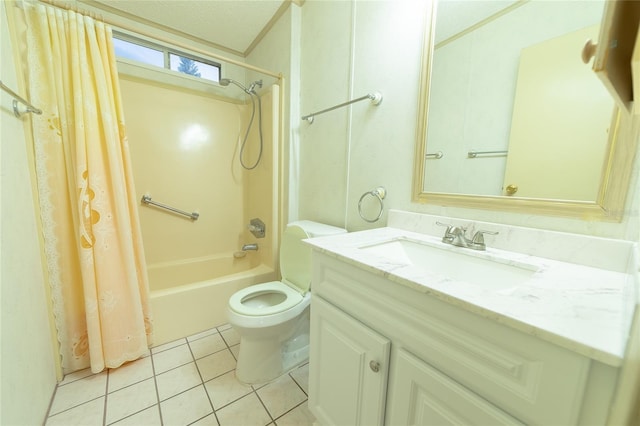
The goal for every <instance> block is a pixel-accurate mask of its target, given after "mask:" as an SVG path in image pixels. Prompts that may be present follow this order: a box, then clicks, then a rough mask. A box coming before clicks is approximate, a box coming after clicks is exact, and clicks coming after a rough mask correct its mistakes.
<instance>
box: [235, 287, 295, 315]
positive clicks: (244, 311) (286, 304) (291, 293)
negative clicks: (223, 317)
mask: <svg viewBox="0 0 640 426" xmlns="http://www.w3.org/2000/svg"><path fill="white" fill-rule="evenodd" d="M268 292H277V293H283V294H284V295H285V296H286V299H285V300H284V301H282V302H281V303H278V304H277V305H273V306H264V307H261V308H259V309H257V308H254V307H249V306H247V305H245V304H243V303H242V301H243V300H244V299H246V298H248V297H251V295H257V294H258V293H268ZM300 302H302V295H301V294H300V293H299V292H297V291H295V290H294V289H292V288H291V287H289V286H288V285H285V284H283V283H282V282H280V281H271V282H268V283H262V284H256V285H252V286H249V287H247V288H243V289H242V290H240V291H237V292H235V293H234V294H233V296H231V298H230V299H229V308H231V309H232V310H233V311H234V312H237V313H239V314H241V315H249V316H257V315H272V314H277V313H279V312H283V311H286V310H288V309H291V308H293V307H294V306H296V305H297V304H298V303H300Z"/></svg>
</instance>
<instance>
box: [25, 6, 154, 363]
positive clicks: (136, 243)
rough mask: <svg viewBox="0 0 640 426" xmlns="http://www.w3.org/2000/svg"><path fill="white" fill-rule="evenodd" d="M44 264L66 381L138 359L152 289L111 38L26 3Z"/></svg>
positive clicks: (83, 21)
mask: <svg viewBox="0 0 640 426" xmlns="http://www.w3.org/2000/svg"><path fill="white" fill-rule="evenodd" d="M22 6H23V10H24V15H25V16H24V18H25V22H26V25H27V28H26V50H27V61H26V68H27V69H26V73H27V80H28V82H27V86H28V89H29V94H30V97H31V99H32V102H33V103H34V104H36V105H38V107H39V108H41V109H42V110H43V114H42V115H40V116H33V119H32V130H33V136H34V137H33V139H34V156H35V163H36V178H37V186H38V197H39V202H40V209H41V217H42V223H43V234H44V235H43V236H44V245H45V255H46V263H47V267H48V274H49V281H50V284H51V290H52V299H53V308H54V314H55V322H56V328H57V332H58V339H59V342H60V353H61V356H62V365H63V369H64V371H65V373H68V372H71V371H75V370H79V369H82V368H86V367H88V366H90V367H91V370H92V371H93V372H99V371H102V370H103V369H104V368H105V367H107V368H114V367H118V366H120V365H121V364H123V363H124V362H126V361H131V360H134V359H137V358H139V357H140V356H141V355H143V354H145V353H146V352H147V351H148V346H149V344H150V343H151V332H152V330H151V329H152V327H151V316H150V312H149V287H148V280H147V273H146V267H145V259H144V252H143V246H142V237H141V233H140V227H139V222H138V214H137V197H136V195H135V191H134V185H133V175H132V172H131V162H130V158H129V148H128V143H127V138H126V134H125V127H124V118H123V110H122V103H121V97H120V88H119V83H118V74H117V69H116V63H115V56H114V51H113V44H112V41H111V28H110V27H108V26H107V25H104V24H103V23H101V22H96V21H95V20H94V19H92V18H90V17H86V16H83V15H81V14H79V13H76V12H73V11H66V10H61V9H58V8H54V7H51V6H46V5H43V4H37V3H29V2H23V3H22Z"/></svg>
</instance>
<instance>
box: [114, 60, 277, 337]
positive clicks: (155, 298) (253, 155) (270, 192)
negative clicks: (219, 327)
mask: <svg viewBox="0 0 640 426" xmlns="http://www.w3.org/2000/svg"><path fill="white" fill-rule="evenodd" d="M120 80H121V81H120V82H121V86H122V97H123V105H124V109H125V111H126V114H127V123H128V135H129V140H130V147H131V157H132V162H133V165H134V167H133V175H134V180H135V186H136V192H137V193H138V195H139V196H142V194H146V193H148V194H151V195H152V196H154V197H156V196H157V198H158V199H162V200H163V201H166V202H167V204H171V205H175V206H178V207H180V208H186V209H189V210H190V211H191V210H197V211H198V213H199V218H198V220H197V221H191V220H190V219H188V218H183V217H181V216H177V215H174V214H172V213H169V212H166V211H162V210H158V209H154V208H147V207H144V206H143V207H140V209H139V213H140V223H141V227H142V239H143V241H144V247H145V254H146V260H147V267H148V271H149V285H150V290H151V299H150V300H151V307H152V312H153V316H154V332H155V335H154V343H158V344H159V343H165V342H168V341H172V340H175V339H177V338H179V337H183V336H186V335H190V334H193V333H197V332H199V331H202V330H205V329H207V328H209V327H210V326H211V324H219V323H221V322H224V321H226V304H227V301H228V300H229V297H230V296H231V295H232V294H233V293H234V292H236V291H238V290H239V289H241V288H243V287H246V286H248V285H251V284H257V283H260V282H265V281H271V280H274V279H276V272H275V271H276V269H277V265H276V264H275V259H276V256H275V253H277V244H278V235H277V231H276V230H277V229H278V220H279V214H278V210H277V209H278V185H277V182H278V180H277V173H278V152H279V150H278V143H277V141H278V139H279V124H278V120H279V110H280V106H279V99H280V88H279V86H276V85H272V86H270V87H263V88H262V89H261V90H258V93H259V94H260V102H261V104H262V106H261V109H262V137H263V146H262V155H261V160H260V163H259V164H258V165H257V166H256V167H255V168H254V169H252V170H244V169H243V168H242V167H241V165H240V162H239V160H238V156H239V155H240V151H241V146H242V143H243V140H244V136H245V133H246V129H247V125H248V123H249V121H250V117H251V112H252V106H251V104H250V103H249V104H245V103H238V102H237V101H236V100H234V99H225V98H221V97H219V96H210V95H209V94H208V93H205V92H193V91H190V90H185V88H183V87H179V86H178V85H173V84H162V85H160V84H158V83H156V82H154V81H152V80H150V79H141V78H140V76H132V75H130V74H129V73H128V72H126V71H121V72H120ZM231 90H233V92H232V93H234V94H235V93H236V92H238V91H239V90H238V89H237V88H236V87H232V88H231ZM256 115H257V112H256ZM257 121H258V118H257V117H255V118H254V125H253V126H252V129H251V132H250V133H249V136H248V139H247V142H246V144H245V150H244V159H245V161H246V162H247V163H251V164H253V163H255V161H256V159H257V158H258V154H259V151H260V141H259V132H258V126H257V124H258V123H257ZM149 123H154V124H153V125H149ZM257 217H259V218H260V219H261V220H262V221H263V222H264V223H265V228H266V232H265V237H264V238H257V237H256V236H254V235H253V234H252V233H251V232H250V229H249V226H248V225H249V223H250V221H251V219H253V218H257ZM253 243H257V244H258V245H259V250H257V251H250V252H247V253H246V256H243V257H234V253H236V252H238V251H239V250H240V249H241V247H242V246H243V245H244V244H253ZM185 307H188V311H189V315H186V314H185Z"/></svg>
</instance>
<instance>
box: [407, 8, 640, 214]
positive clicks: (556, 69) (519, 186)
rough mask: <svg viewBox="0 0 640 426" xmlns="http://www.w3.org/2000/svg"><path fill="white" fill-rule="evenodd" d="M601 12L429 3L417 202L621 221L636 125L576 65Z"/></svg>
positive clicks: (416, 168)
mask: <svg viewBox="0 0 640 426" xmlns="http://www.w3.org/2000/svg"><path fill="white" fill-rule="evenodd" d="M604 5H605V1H590V2H575V1H553V2H549V1H540V0H518V1H507V0H502V1H496V0H487V1H483V0H474V1H469V0H466V1H465V0H439V1H437V2H435V1H434V2H433V8H432V10H431V16H430V21H431V25H428V26H427V29H426V31H425V40H424V52H423V63H422V73H421V87H420V108H419V120H418V131H417V140H416V158H415V166H414V182H413V201H414V202H421V203H431V204H438V205H443V206H457V207H467V208H484V209H494V210H495V209H499V210H511V211H520V212H527V213H536V214H549V215H556V216H572V217H580V218H583V219H597V220H606V221H620V220H621V219H622V217H623V209H624V203H625V198H626V194H627V189H628V185H629V179H630V176H631V172H632V167H633V160H634V156H635V151H636V143H637V126H632V116H631V115H630V114H629V113H628V112H627V111H625V110H622V111H621V110H619V109H618V108H617V107H616V106H615V103H614V100H613V98H612V97H611V95H610V94H609V92H608V91H607V89H606V88H605V86H604V85H603V84H602V82H601V81H600V80H599V78H598V77H597V76H596V74H595V73H594V72H593V71H592V70H591V67H590V66H588V65H585V64H584V63H583V62H582V59H581V51H582V47H583V45H584V44H585V41H586V40H587V39H589V38H591V39H593V40H597V39H598V34H599V27H600V21H601V19H602V15H603V10H604ZM633 121H637V120H633Z"/></svg>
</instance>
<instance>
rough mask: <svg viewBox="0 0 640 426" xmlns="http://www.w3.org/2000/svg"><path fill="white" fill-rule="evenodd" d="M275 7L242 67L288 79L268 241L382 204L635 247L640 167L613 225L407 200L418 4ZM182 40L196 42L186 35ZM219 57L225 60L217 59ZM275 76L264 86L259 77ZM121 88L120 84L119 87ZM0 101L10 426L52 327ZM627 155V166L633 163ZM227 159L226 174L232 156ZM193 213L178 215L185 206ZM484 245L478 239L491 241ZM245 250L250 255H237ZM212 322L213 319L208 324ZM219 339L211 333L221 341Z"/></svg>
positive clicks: (16, 154)
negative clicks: (289, 227)
mask: <svg viewBox="0 0 640 426" xmlns="http://www.w3.org/2000/svg"><path fill="white" fill-rule="evenodd" d="M277 3H280V2H277ZM285 3H286V7H283V8H282V10H281V11H280V13H279V14H278V15H277V19H276V20H275V22H273V23H272V24H271V26H270V27H269V31H268V32H267V33H266V34H264V35H263V37H262V38H261V39H260V40H259V43H258V44H257V45H256V46H255V47H254V48H253V49H252V50H251V52H250V53H249V54H248V55H247V56H246V57H245V58H243V61H245V62H247V63H250V64H252V65H253V66H256V67H260V68H262V69H267V70H271V71H274V72H280V73H282V74H283V76H284V81H285V86H284V102H283V104H284V105H283V106H282V108H281V111H282V113H283V116H282V128H281V129H282V131H281V134H280V135H279V137H280V146H279V148H280V149H281V151H280V152H278V154H277V160H278V166H277V167H279V168H280V171H279V173H280V176H279V179H280V180H278V181H277V183H274V186H273V187H274V188H277V192H278V195H277V197H275V198H273V199H272V202H273V205H272V206H271V208H272V209H273V210H275V211H277V212H278V214H279V217H277V218H275V217H271V218H267V217H263V220H264V221H266V222H267V224H268V227H267V232H269V230H271V231H273V230H275V229H282V227H283V225H284V224H285V223H287V222H291V221H294V220H297V219H310V220H314V221H317V222H321V223H326V224H331V225H334V226H339V227H343V228H345V229H347V230H349V231H361V230H366V229H372V228H378V227H381V226H384V225H385V224H386V221H387V215H388V211H389V209H394V210H401V211H407V212H414V213H424V214H432V215H440V216H445V217H451V218H458V219H467V220H471V221H483V222H493V223H500V224H504V225H512V226H523V227H528V228H536V229H545V230H552V231H560V232H569V233H575V234H581V235H589V236H595V237H604V238H612V239H616V240H626V241H633V242H637V241H638V240H639V239H640V237H639V236H640V226H639V225H640V221H639V219H638V203H639V201H640V198H639V196H638V193H639V191H638V189H640V188H639V183H638V167H637V165H633V169H632V177H631V179H630V182H629V184H628V189H627V190H626V194H628V196H627V201H626V204H625V205H624V207H623V209H622V210H623V213H622V217H621V220H620V221H619V222H617V221H603V220H599V219H597V218H595V219H594V218H592V217H589V216H588V215H584V214H573V216H571V215H562V214H555V215H554V214H551V215H549V214H547V213H546V212H544V211H543V210H541V209H536V207H535V206H531V207H530V208H529V206H525V207H521V208H520V209H517V208H503V207H502V206H500V205H498V204H496V205H495V208H487V207H486V206H484V207H482V208H473V207H471V206H470V205H466V206H463V205H456V204H452V203H422V202H415V201H413V200H414V197H413V193H414V190H413V189H412V188H413V186H414V157H415V155H416V154H415V152H416V148H415V139H416V129H417V127H418V124H419V121H420V119H419V106H420V103H419V94H420V93H421V88H420V76H421V68H422V61H423V56H422V52H423V41H424V37H425V36H424V32H425V23H426V16H427V10H428V9H427V4H426V2H411V1H407V2H392V1H388V2H387V1H382V2H365V1H348V2H346V1H345V2H322V1H310V0H307V1H303V2H302V1H293V2H285ZM86 4H87V3H84V2H79V3H78V6H77V8H78V9H83V7H84V6H86ZM10 7H11V2H3V5H2V9H1V10H0V12H1V14H2V19H3V21H2V31H3V34H2V43H3V46H2V52H3V53H2V55H3V61H2V81H3V82H4V83H5V84H7V85H9V86H10V87H13V88H15V87H20V85H19V84H18V79H17V77H16V70H15V67H14V64H13V61H12V55H16V53H15V49H13V45H12V42H14V41H13V39H12V38H11V35H10V34H9V33H8V30H7V25H6V14H7V9H9V8H10ZM74 7H75V6H74ZM100 13H102V14H103V16H105V19H107V18H110V19H115V18H113V16H111V15H109V14H108V12H107V11H102V12H100ZM98 16H100V14H98ZM116 17H117V16H116ZM153 28H155V27H153ZM167 37H170V38H176V39H180V35H176V34H171V33H169V34H168V35H167ZM182 40H183V41H184V40H185V38H182ZM186 41H187V42H188V43H193V44H194V46H195V45H196V44H197V43H196V42H194V41H193V39H192V38H188V39H186ZM200 48H201V49H204V50H209V49H211V46H210V45H207V44H201V45H200ZM10 52H12V53H10ZM218 53H219V54H220V55H222V56H227V53H226V52H218ZM12 76H13V77H12ZM234 77H235V76H234ZM232 78H233V77H232ZM236 78H237V77H236ZM258 78H264V80H265V82H267V80H268V78H267V77H264V76H258V75H257V74H256V73H247V75H246V78H242V79H239V80H241V81H243V82H247V83H248V82H251V81H254V80H257V79H258ZM274 80H275V78H273V77H271V79H270V80H269V82H271V83H273V82H274ZM131 84H133V83H132V82H131V81H127V80H126V79H123V82H122V85H123V86H125V85H131ZM265 87H266V85H265ZM231 89H232V88H229V89H227V91H230V90H231ZM370 92H380V93H381V94H382V95H383V101H382V102H381V103H380V104H379V105H377V106H374V105H370V104H369V103H368V102H362V103H358V104H356V105H354V106H353V107H352V108H343V109H338V110H336V111H332V112H331V113H328V114H325V115H319V116H317V117H316V118H315V120H314V123H313V124H309V123H308V122H305V121H302V120H300V117H301V116H303V115H305V114H307V113H310V112H312V111H318V110H321V109H324V108H327V107H330V106H332V105H336V104H339V103H341V102H343V101H345V100H348V99H354V98H357V97H360V96H362V95H364V94H367V93H370ZM124 96H125V97H126V94H124ZM2 99H3V101H2V107H3V108H2V114H3V116H2V122H1V123H2V124H1V126H2V176H3V179H2V198H3V203H2V271H3V273H2V275H3V276H2V333H1V336H2V423H3V424H4V423H5V419H7V424H11V423H16V424H40V423H42V422H43V420H44V418H45V415H46V413H47V409H48V407H49V403H50V400H51V397H52V394H53V391H54V388H55V386H56V381H57V378H56V367H55V365H54V362H53V359H52V358H53V356H52V353H53V348H52V343H51V338H50V335H51V331H50V329H51V327H53V324H52V323H51V321H50V319H49V316H48V314H47V308H46V306H47V303H48V302H47V298H48V297H49V296H48V294H47V293H46V290H45V288H46V286H45V284H44V283H45V278H44V277H43V274H42V268H41V262H42V261H41V250H40V240H39V238H40V233H39V229H38V227H37V221H36V215H37V213H35V212H36V210H35V209H34V207H33V206H34V197H35V195H34V194H33V191H32V187H31V184H30V181H31V176H30V171H29V161H30V158H29V157H28V152H27V151H26V150H25V149H24V147H25V146H26V144H27V141H26V136H25V130H24V128H23V123H22V122H21V121H20V120H16V119H15V118H14V117H13V113H12V111H10V106H9V105H10V103H11V102H10V98H9V97H5V95H4V94H3V98H2ZM128 121H129V122H128V125H129V126H130V127H132V124H131V123H130V121H131V120H128ZM636 121H637V119H636ZM238 127H240V126H238ZM132 130H133V129H132ZM130 139H132V138H131V137H130ZM233 143H235V141H233V142H232V144H233ZM132 155H135V153H133V154H132ZM445 155H446V153H445ZM629 157H631V159H633V157H634V155H633V154H632V155H629ZM274 159H276V158H275V153H274V157H273V158H272V160H274ZM390 159H393V160H392V161H391V160H390ZM151 160H152V161H153V159H151ZM235 160H236V161H237V158H236V159H235ZM134 162H135V157H134ZM225 164H226V167H237V164H234V165H231V164H230V162H229V161H227V162H226V163H225ZM134 166H135V165H134ZM379 186H383V187H384V188H385V190H386V196H385V198H384V212H383V215H382V217H381V218H380V220H379V221H378V222H375V223H369V222H367V221H366V220H363V219H362V218H361V216H360V215H359V212H358V202H359V200H360V199H361V197H362V195H363V194H364V193H365V192H367V191H371V190H373V189H374V188H377V187H379ZM216 189H217V188H215V182H203V183H202V185H198V186H197V187H196V188H194V189H193V192H194V193H197V197H202V196H205V197H209V198H210V199H215V198H216V197H219V196H220V195H219V193H218V191H217V190H216ZM137 190H138V191H140V194H139V195H140V196H141V195H143V193H144V192H146V191H148V192H149V194H150V195H152V196H153V197H156V198H157V200H158V201H160V202H165V201H166V202H167V203H169V202H170V201H171V200H169V199H167V200H164V199H163V198H162V197H161V192H160V191H162V189H159V188H155V187H148V188H147V187H145V188H137ZM183 192H184V193H185V194H187V193H188V192H190V191H183ZM203 194H204V195H203ZM376 203H377V202H376V200H375V199H374V198H366V199H365V200H364V205H363V208H364V209H365V212H364V213H365V217H368V218H369V217H375V215H376V213H377V207H378V206H377V204H376ZM190 204H191V203H187V205H182V204H180V205H178V206H177V207H180V208H184V209H189V210H190V209H192V208H196V207H195V206H194V207H191V205H190ZM196 204H197V203H196ZM139 211H140V214H141V215H143V214H147V215H151V214H153V213H157V212H155V211H153V210H151V208H148V207H147V206H139ZM201 213H203V212H201ZM261 215H262V213H261ZM256 216H257V215H256ZM252 218H254V216H253V215H250V214H249V215H248V216H246V217H245V216H243V217H242V218H241V220H238V221H239V222H240V225H242V226H243V227H244V226H246V225H247V224H248V221H249V220H250V219H252ZM174 219H175V218H174ZM199 220H200V219H199ZM202 220H205V216H204V213H203V216H202ZM174 222H177V223H180V224H181V225H184V226H185V227H187V226H190V225H194V224H195V223H193V224H192V223H190V222H189V221H185V220H183V219H175V221H174ZM240 225H239V226H240ZM270 236H273V234H270ZM250 238H251V236H250V234H249V233H248V232H247V233H246V234H245V236H244V237H243V238H237V237H236V238H233V241H230V242H229V243H230V244H231V245H232V246H233V247H234V248H233V249H231V248H229V249H225V250H228V251H230V252H231V251H233V250H239V249H240V247H241V246H242V244H244V243H248V242H257V243H258V244H260V250H259V251H262V249H263V248H266V247H263V246H262V242H261V240H258V239H256V240H249V239H250ZM273 241H274V240H272V242H271V243H272V244H274V242H273ZM487 241H488V244H489V242H490V241H491V240H490V239H489V237H487ZM146 250H147V251H148V249H146ZM255 254H256V253H252V252H249V253H247V255H246V257H247V258H249V257H251V256H252V255H255ZM260 254H261V253H260ZM15 301H20V302H19V303H16V302H15ZM181 308H183V309H182V314H183V315H186V314H187V313H188V312H189V307H188V306H184V307H181ZM18 324H19V326H17V325H18ZM219 325H221V323H219V322H218V323H213V324H211V327H214V326H219ZM225 331H226V330H221V335H222V333H223V332H225ZM635 356H636V357H637V356H638V355H637V354H636V355H635Z"/></svg>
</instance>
